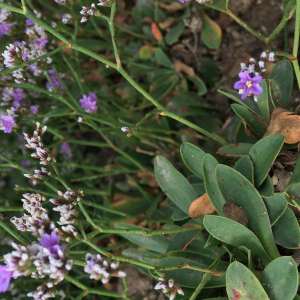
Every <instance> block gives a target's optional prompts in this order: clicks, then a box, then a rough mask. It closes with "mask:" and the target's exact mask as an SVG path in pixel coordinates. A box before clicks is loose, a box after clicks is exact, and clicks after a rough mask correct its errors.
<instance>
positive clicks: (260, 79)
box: [252, 76, 262, 83]
mask: <svg viewBox="0 0 300 300" xmlns="http://www.w3.org/2000/svg"><path fill="white" fill-rule="evenodd" d="M261 81H262V77H261V76H256V77H254V78H252V82H253V83H260V82H261Z"/></svg>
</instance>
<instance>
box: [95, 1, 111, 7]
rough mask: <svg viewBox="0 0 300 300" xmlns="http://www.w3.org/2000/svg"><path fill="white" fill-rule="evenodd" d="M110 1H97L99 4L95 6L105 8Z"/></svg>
mask: <svg viewBox="0 0 300 300" xmlns="http://www.w3.org/2000/svg"><path fill="white" fill-rule="evenodd" d="M111 1H112V0H99V2H100V3H98V4H97V5H100V6H105V5H107V4H109V3H110V2H111Z"/></svg>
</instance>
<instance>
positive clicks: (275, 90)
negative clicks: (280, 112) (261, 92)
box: [269, 79, 286, 108]
mask: <svg viewBox="0 0 300 300" xmlns="http://www.w3.org/2000/svg"><path fill="white" fill-rule="evenodd" d="M269 91H270V102H269V103H270V105H272V106H273V107H274V108H275V107H286V104H285V102H284V99H283V96H282V92H281V90H280V87H279V85H278V83H277V82H276V81H275V80H274V79H269Z"/></svg>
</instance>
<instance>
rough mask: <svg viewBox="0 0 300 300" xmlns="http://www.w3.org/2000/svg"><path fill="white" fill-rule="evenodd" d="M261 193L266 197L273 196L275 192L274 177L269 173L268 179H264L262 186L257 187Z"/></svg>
mask: <svg viewBox="0 0 300 300" xmlns="http://www.w3.org/2000/svg"><path fill="white" fill-rule="evenodd" d="M257 190H258V192H259V193H260V195H261V196H262V197H264V198H268V197H272V196H273V194H274V186H273V183H272V179H271V177H270V176H269V175H267V177H266V179H265V180H264V181H263V183H262V184H261V186H260V187H259V188H258V189H257Z"/></svg>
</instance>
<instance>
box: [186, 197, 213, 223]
mask: <svg viewBox="0 0 300 300" xmlns="http://www.w3.org/2000/svg"><path fill="white" fill-rule="evenodd" d="M215 211H216V210H215V208H214V207H213V205H212V204H211V202H210V200H209V198H208V196H207V193H205V194H203V195H202V196H201V197H199V198H198V199H196V200H194V201H193V202H192V204H191V205H190V208H189V215H190V217H191V218H193V219H197V218H200V217H202V216H205V215H208V214H212V213H214V212H215Z"/></svg>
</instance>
